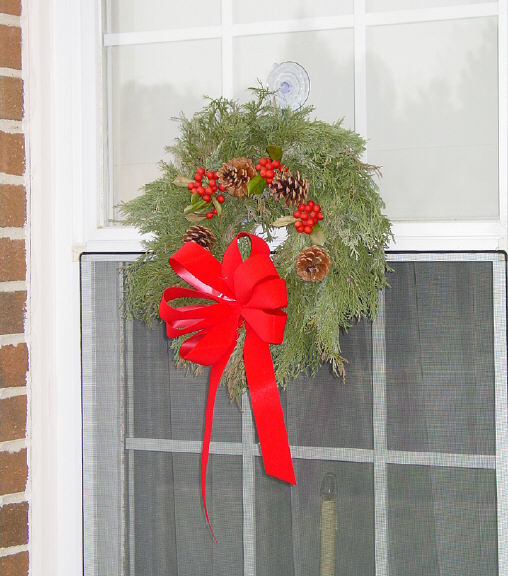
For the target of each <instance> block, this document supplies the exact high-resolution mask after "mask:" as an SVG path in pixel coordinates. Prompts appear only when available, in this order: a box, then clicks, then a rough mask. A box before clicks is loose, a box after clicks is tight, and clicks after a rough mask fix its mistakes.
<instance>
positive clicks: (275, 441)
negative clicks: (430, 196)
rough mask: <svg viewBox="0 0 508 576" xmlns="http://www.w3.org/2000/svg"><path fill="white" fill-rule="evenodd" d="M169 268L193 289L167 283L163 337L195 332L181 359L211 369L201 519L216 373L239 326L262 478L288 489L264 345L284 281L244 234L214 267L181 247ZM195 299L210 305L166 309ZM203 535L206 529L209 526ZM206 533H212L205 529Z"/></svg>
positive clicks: (286, 457) (287, 460) (276, 328)
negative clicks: (244, 249) (243, 245)
mask: <svg viewBox="0 0 508 576" xmlns="http://www.w3.org/2000/svg"><path fill="white" fill-rule="evenodd" d="M241 237H249V238H250V241H251V253H250V256H249V257H248V258H247V259H246V260H245V261H244V260H242V256H241V254H240V250H239V249H238V239H239V238H241ZM169 263H170V264H171V266H172V268H173V270H174V271H175V272H176V274H178V276H180V278H182V279H183V280H185V281H186V282H187V283H188V284H190V285H191V286H193V287H194V288H195V290H194V289H191V288H179V287H176V286H173V287H171V288H167V289H166V290H165V291H164V294H163V297H162V300H161V303H160V306H159V314H160V317H161V318H162V319H163V320H164V321H165V322H166V330H167V335H168V337H169V338H174V337H176V336H182V335H184V334H188V333H190V332H195V334H194V335H192V336H190V337H189V338H187V340H185V342H183V343H182V346H181V348H180V356H181V357H182V358H184V359H185V360H190V361H192V362H196V363H197V364H202V365H204V366H211V370H210V380H209V389H208V401H207V406H206V419H205V432H204V438H203V449H202V452H201V492H202V495H203V505H204V509H205V516H206V519H207V521H208V525H209V526H210V520H209V518H208V511H207V508H206V467H207V463H208V452H209V445H210V438H211V435H212V421H213V407H214V403H215V395H216V392H217V387H218V385H219V382H220V379H221V376H222V373H223V371H224V368H225V367H226V364H227V363H228V360H229V357H230V356H231V353H232V352H233V350H234V348H235V346H236V342H237V340H238V330H239V328H240V327H241V326H242V324H245V328H246V334H245V344H244V349H243V357H244V362H245V373H246V376H247V383H248V386H249V391H250V397H251V404H252V411H253V413H254V419H255V421H256V426H257V430H258V436H259V443H260V445H261V453H262V456H263V462H264V465H265V470H266V473H267V474H270V475H271V476H275V477H276V478H279V479H281V480H284V481H286V482H290V483H291V484H296V480H295V474H294V471H293V464H292V462H291V453H290V450H289V444H288V439H287V434H286V427H285V425H284V417H283V414H282V407H281V404H280V398H279V394H278V390H277V383H276V380H275V373H274V370H273V363H272V357H271V354H270V348H269V344H280V343H281V342H282V338H283V336H284V328H285V326H286V313H285V312H283V311H282V310H280V308H283V307H285V306H287V294H286V282H285V280H283V279H281V278H280V277H279V274H278V273H277V270H276V269H275V266H274V265H273V262H272V261H271V259H270V248H269V247H268V244H267V243H266V242H265V241H264V240H262V239H261V238H259V237H258V236H254V235H252V234H248V233H246V232H241V233H240V234H238V235H237V236H236V237H235V239H234V240H233V241H232V242H231V244H230V245H229V246H228V248H227V249H226V252H225V253H224V258H223V259H222V264H221V263H220V262H219V261H218V260H217V259H216V258H214V257H213V256H212V255H211V254H210V252H209V251H208V250H206V249H205V248H203V247H202V246H200V245H199V244H196V243H195V242H187V243H186V244H184V245H183V246H182V247H181V248H180V249H179V250H178V251H177V252H176V253H175V254H174V255H173V256H172V257H171V258H170V259H169ZM189 297H192V298H201V299H206V300H213V301H215V304H211V305H195V306H180V307H179V308H173V307H172V306H170V305H169V302H170V301H171V300H175V299H177V298H189ZM210 530H211V526H210ZM212 534H213V532H212Z"/></svg>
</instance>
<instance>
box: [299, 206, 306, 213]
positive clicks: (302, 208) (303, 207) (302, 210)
mask: <svg viewBox="0 0 508 576" xmlns="http://www.w3.org/2000/svg"><path fill="white" fill-rule="evenodd" d="M298 210H300V212H304V210H305V204H298Z"/></svg>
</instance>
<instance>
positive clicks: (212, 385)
mask: <svg viewBox="0 0 508 576" xmlns="http://www.w3.org/2000/svg"><path fill="white" fill-rule="evenodd" d="M235 345H236V342H235ZM235 345H233V346H232V347H231V348H230V349H229V350H228V351H227V352H226V354H224V356H222V358H221V359H220V360H219V361H218V362H217V363H215V364H212V366H211V369H210V379H209V380H208V398H207V401H206V413H205V432H204V434H203V447H202V449H201V495H202V497H203V508H204V510H205V517H206V521H207V522H208V528H210V532H211V534H212V537H213V539H214V541H215V542H217V538H216V537H215V534H214V533H213V530H212V525H211V524H210V518H209V517H208V509H207V507H206V469H207V466H208V454H209V452H210V440H211V437H212V426H213V409H214V406H215V397H216V395H217V388H218V387H219V382H220V379H221V376H222V373H223V372H224V368H226V364H227V363H228V361H229V357H230V356H231V353H232V352H233V350H234V347H235Z"/></svg>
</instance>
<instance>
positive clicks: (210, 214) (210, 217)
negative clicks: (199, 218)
mask: <svg viewBox="0 0 508 576" xmlns="http://www.w3.org/2000/svg"><path fill="white" fill-rule="evenodd" d="M206 217H207V218H208V220H211V219H212V218H213V212H207V213H206Z"/></svg>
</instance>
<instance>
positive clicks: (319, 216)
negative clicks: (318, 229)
mask: <svg viewBox="0 0 508 576" xmlns="http://www.w3.org/2000/svg"><path fill="white" fill-rule="evenodd" d="M317 219H318V220H322V219H323V213H322V212H320V213H319V214H318V215H317Z"/></svg>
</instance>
